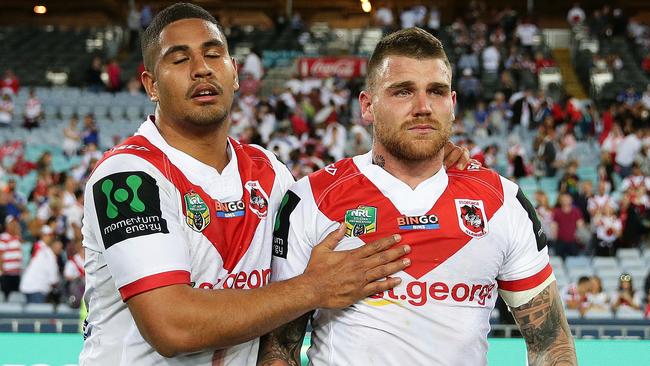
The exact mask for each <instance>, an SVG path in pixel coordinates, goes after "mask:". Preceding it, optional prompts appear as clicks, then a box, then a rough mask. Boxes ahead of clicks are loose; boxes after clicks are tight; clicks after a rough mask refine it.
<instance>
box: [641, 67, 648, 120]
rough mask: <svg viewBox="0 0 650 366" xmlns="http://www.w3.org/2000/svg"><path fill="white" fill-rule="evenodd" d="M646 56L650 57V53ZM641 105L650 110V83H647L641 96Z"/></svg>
mask: <svg viewBox="0 0 650 366" xmlns="http://www.w3.org/2000/svg"><path fill="white" fill-rule="evenodd" d="M646 58H650V54H649V55H648V56H646ZM641 105H643V108H645V109H647V110H650V84H648V86H647V87H646V89H645V91H644V92H643V95H642V96H641Z"/></svg>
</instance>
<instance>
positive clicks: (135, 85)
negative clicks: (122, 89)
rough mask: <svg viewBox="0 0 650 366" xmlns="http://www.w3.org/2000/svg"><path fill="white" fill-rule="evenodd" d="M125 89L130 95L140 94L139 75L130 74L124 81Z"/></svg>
mask: <svg viewBox="0 0 650 366" xmlns="http://www.w3.org/2000/svg"><path fill="white" fill-rule="evenodd" d="M126 91H127V92H128V93H129V94H130V95H132V96H139V95H142V83H141V82H140V78H139V77H135V76H131V78H130V79H129V81H127V83H126Z"/></svg>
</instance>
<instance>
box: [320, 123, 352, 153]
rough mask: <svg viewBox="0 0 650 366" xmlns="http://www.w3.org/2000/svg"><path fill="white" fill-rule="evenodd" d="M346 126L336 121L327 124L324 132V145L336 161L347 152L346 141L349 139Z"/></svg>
mask: <svg viewBox="0 0 650 366" xmlns="http://www.w3.org/2000/svg"><path fill="white" fill-rule="evenodd" d="M346 135H347V133H346V131H345V127H343V126H342V125H341V124H340V123H338V122H334V123H330V124H329V125H327V127H326V128H325V133H324V134H323V145H324V146H325V148H326V149H327V152H328V154H329V155H330V156H332V157H333V158H334V160H335V161H338V160H341V159H343V158H344V157H345V156H344V153H345V142H346V140H347V136H346Z"/></svg>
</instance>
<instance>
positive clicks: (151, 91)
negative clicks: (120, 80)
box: [140, 71, 158, 103]
mask: <svg viewBox="0 0 650 366" xmlns="http://www.w3.org/2000/svg"><path fill="white" fill-rule="evenodd" d="M140 79H141V80H142V85H144V90H146V91H147V95H148V96H149V99H150V100H151V101H152V102H154V103H157V102H158V90H157V88H156V79H155V78H154V75H153V73H152V72H150V71H145V72H143V73H142V75H141V76H140Z"/></svg>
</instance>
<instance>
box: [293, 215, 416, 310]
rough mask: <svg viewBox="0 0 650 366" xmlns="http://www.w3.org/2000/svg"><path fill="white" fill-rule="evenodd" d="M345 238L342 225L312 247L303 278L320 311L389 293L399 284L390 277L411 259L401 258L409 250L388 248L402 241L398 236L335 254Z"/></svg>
mask: <svg viewBox="0 0 650 366" xmlns="http://www.w3.org/2000/svg"><path fill="white" fill-rule="evenodd" d="M344 236H345V226H344V225H341V226H340V227H339V229H338V230H336V231H334V232H332V233H330V234H329V235H328V236H327V237H326V238H325V239H324V240H323V241H322V242H320V244H318V245H317V246H315V247H314V249H313V250H312V252H311V258H310V259H309V264H308V265H307V268H306V269H305V272H304V274H303V276H304V277H305V279H306V280H307V281H308V282H309V285H310V286H313V289H314V290H315V291H316V293H315V295H316V299H317V303H318V307H319V308H328V309H340V308H345V307H348V306H350V305H352V304H354V303H356V302H357V301H359V300H361V299H364V298H366V297H368V296H370V295H374V294H377V293H380V292H384V291H386V290H389V289H391V288H393V287H395V286H397V285H399V284H400V283H401V279H399V278H392V277H389V276H390V275H391V274H394V273H396V272H399V271H401V270H403V269H404V268H406V267H408V266H409V265H410V264H411V261H410V259H408V258H403V256H404V255H405V254H407V253H409V252H410V251H411V247H409V246H408V245H400V246H395V247H394V248H391V247H393V246H394V245H395V244H396V243H398V242H399V241H400V240H401V237H400V236H399V235H397V234H396V235H392V236H389V237H386V238H382V239H379V240H376V241H373V242H371V243H368V244H366V245H363V246H361V247H359V248H355V249H351V250H342V251H335V250H334V249H335V248H336V246H337V245H338V243H339V242H340V241H341V239H343V237H344Z"/></svg>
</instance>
